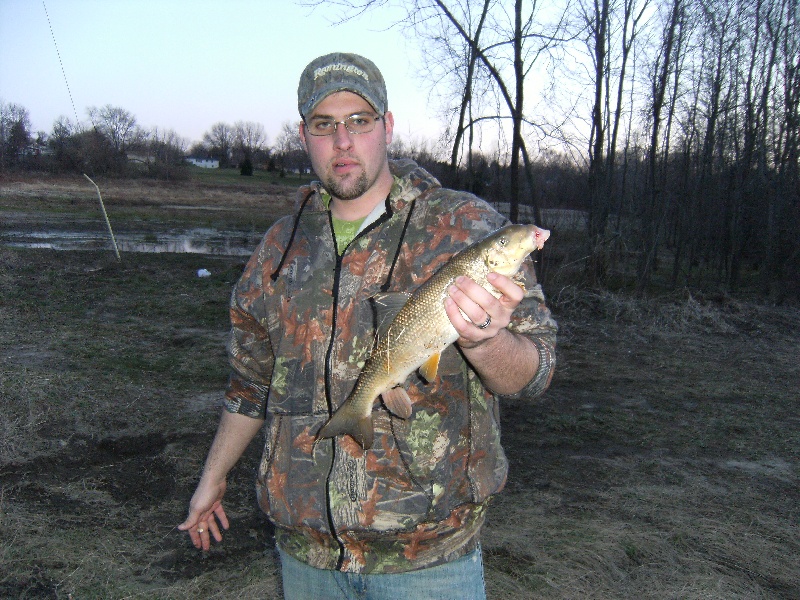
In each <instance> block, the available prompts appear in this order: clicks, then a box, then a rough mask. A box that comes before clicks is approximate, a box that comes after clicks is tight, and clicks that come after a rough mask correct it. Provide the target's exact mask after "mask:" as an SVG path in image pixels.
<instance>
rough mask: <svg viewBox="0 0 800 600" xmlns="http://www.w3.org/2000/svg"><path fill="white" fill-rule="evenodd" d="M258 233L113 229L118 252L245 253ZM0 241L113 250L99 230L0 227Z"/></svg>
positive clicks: (20, 245) (21, 245) (14, 244)
mask: <svg viewBox="0 0 800 600" xmlns="http://www.w3.org/2000/svg"><path fill="white" fill-rule="evenodd" d="M262 235H263V234H261V233H251V234H248V233H244V232H241V231H222V230H219V229H211V228H197V229H190V230H184V231H167V232H159V233H142V232H135V233H125V232H123V233H117V232H115V234H114V237H115V238H116V240H117V247H118V248H119V251H120V252H156V253H158V252H176V253H191V254H217V255H224V256H249V255H250V254H251V253H252V252H253V250H254V249H255V247H256V245H257V244H258V243H259V242H260V241H261V236H262ZM0 244H2V245H5V246H11V247H14V248H46V249H52V250H103V249H109V250H113V246H112V244H111V238H109V237H108V234H107V233H105V234H104V233H101V232H85V231H84V232H75V231H35V232H29V231H2V232H0Z"/></svg>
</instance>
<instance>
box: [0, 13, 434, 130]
mask: <svg viewBox="0 0 800 600" xmlns="http://www.w3.org/2000/svg"><path fill="white" fill-rule="evenodd" d="M45 6H46V7H47V14H49V16H50V24H51V25H52V29H53V33H54V34H55V39H56V42H57V44H58V50H59V53H60V56H61V60H62V62H63V66H64V72H65V73H66V78H67V81H68V82H69V89H70V91H71V92H72V98H73V99H74V103H75V108H76V109H77V112H78V117H79V119H80V120H81V121H83V122H86V121H87V114H86V108H87V107H88V106H98V107H100V106H104V105H106V104H111V105H114V106H120V107H122V108H125V109H126V110H128V111H130V112H131V113H133V114H134V115H135V116H136V118H137V121H138V123H139V125H140V126H142V127H145V128H150V127H153V126H157V127H159V128H164V129H174V130H175V131H176V132H177V133H178V134H179V135H180V136H182V137H184V138H187V139H188V140H189V142H192V141H196V140H199V139H200V138H201V137H202V135H203V133H204V132H206V131H208V130H209V129H210V127H211V126H212V125H213V124H214V123H216V122H219V121H224V122H227V123H233V122H234V121H238V120H244V121H255V122H259V123H262V124H263V125H264V127H265V130H266V132H267V135H268V136H269V142H270V143H272V142H274V141H275V137H276V136H277V135H278V133H279V131H280V128H281V124H282V123H283V122H285V121H289V120H291V121H296V120H297V119H298V114H297V100H296V94H297V80H298V78H299V76H300V72H301V71H302V69H303V67H305V65H306V64H307V63H308V62H310V61H311V60H312V59H313V58H315V57H316V56H319V55H321V54H325V53H327V52H333V51H347V52H357V53H359V54H363V55H364V56H367V57H369V58H371V59H372V60H373V61H374V62H375V63H376V64H377V65H378V67H379V68H380V69H381V71H382V72H383V75H384V77H385V79H386V82H387V88H388V91H389V108H390V110H392V112H393V113H394V115H395V122H396V128H397V132H398V133H399V134H400V136H401V137H404V138H405V139H407V140H408V139H425V138H427V139H434V138H436V137H438V134H439V130H440V128H441V125H440V124H439V123H438V122H437V121H436V120H435V115H434V114H433V113H432V112H431V111H430V110H429V108H428V97H427V88H426V87H424V86H421V85H420V83H419V81H418V80H416V79H415V78H414V76H413V73H414V65H415V64H418V61H419V60H420V59H419V50H418V49H417V46H415V44H414V40H411V42H410V43H408V44H407V43H406V41H405V40H404V39H403V35H402V31H401V30H399V29H397V28H394V29H389V30H387V27H388V26H389V25H390V24H391V23H392V18H393V15H392V14H391V13H386V12H385V11H384V12H381V11H375V12H372V13H370V15H369V16H368V18H367V19H359V20H357V21H353V22H351V23H348V24H346V25H342V26H333V25H332V24H331V22H332V20H334V19H335V18H336V12H335V10H333V9H330V8H326V9H319V8H318V9H316V10H314V11H312V10H311V9H310V8H307V7H302V6H298V5H297V4H295V3H293V2H291V0H260V1H258V0H216V1H212V0H191V1H190V0H45V1H44V5H43V3H42V1H41V0H0V99H2V100H3V101H4V102H14V103H16V104H21V105H22V106H24V107H25V108H27V109H28V111H29V113H30V117H31V122H32V126H33V130H34V131H40V130H41V131H45V132H47V133H49V132H50V131H51V129H52V125H53V121H54V120H55V119H56V118H58V117H59V116H60V115H65V116H67V117H69V118H70V120H73V121H74V119H75V116H74V113H73V109H72V103H71V101H70V97H69V94H68V92H67V86H66V84H65V82H64V75H63V74H62V71H61V65H60V64H59V58H58V55H57V54H56V48H55V46H54V44H53V37H52V35H51V31H50V25H49V24H48V20H47V16H46V14H45ZM395 16H396V15H395Z"/></svg>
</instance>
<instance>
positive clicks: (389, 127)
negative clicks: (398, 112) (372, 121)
mask: <svg viewBox="0 0 800 600" xmlns="http://www.w3.org/2000/svg"><path fill="white" fill-rule="evenodd" d="M383 126H384V128H385V129H386V145H387V146H388V145H389V144H391V143H392V136H393V134H394V115H393V114H392V113H391V111H388V110H387V111H386V113H384V115H383Z"/></svg>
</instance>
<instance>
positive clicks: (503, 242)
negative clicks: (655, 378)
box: [497, 237, 508, 246]
mask: <svg viewBox="0 0 800 600" xmlns="http://www.w3.org/2000/svg"><path fill="white" fill-rule="evenodd" d="M497 243H498V244H500V245H501V246H505V245H507V244H508V238H506V237H501V238H500V239H499V240H497Z"/></svg>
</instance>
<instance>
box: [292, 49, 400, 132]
mask: <svg viewBox="0 0 800 600" xmlns="http://www.w3.org/2000/svg"><path fill="white" fill-rule="evenodd" d="M345 91H347V92H353V93H354V94H358V95H359V96H361V97H362V98H364V100H366V101H367V102H369V103H370V105H371V106H372V108H374V109H375V112H377V113H378V114H379V115H382V114H384V113H385V112H386V83H385V82H384V81H383V75H381V72H380V71H379V70H378V67H376V66H375V63H373V62H372V61H371V60H369V59H366V58H364V57H363V56H359V55H358V54H347V53H344V52H334V53H332V54H326V55H325V56H320V57H319V58H315V59H314V60H312V61H311V62H310V63H309V65H308V66H307V67H306V68H305V70H304V71H303V74H302V75H300V84H299V85H298V86H297V109H298V110H299V111H300V116H301V117H305V116H306V115H307V114H308V113H310V112H311V111H312V110H314V108H315V107H316V106H317V104H319V103H320V102H322V101H323V100H324V99H325V98H326V97H328V96H329V95H330V94H333V93H335V92H345Z"/></svg>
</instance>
